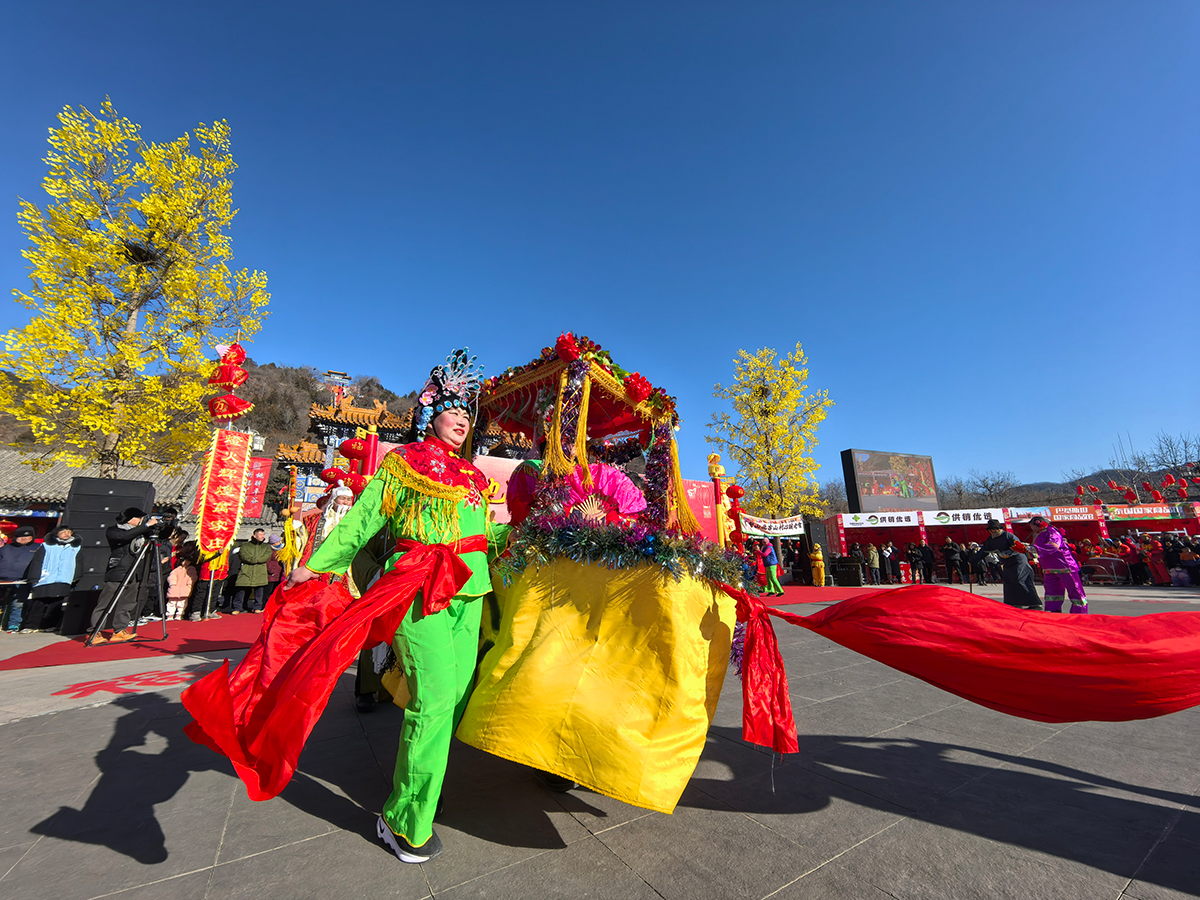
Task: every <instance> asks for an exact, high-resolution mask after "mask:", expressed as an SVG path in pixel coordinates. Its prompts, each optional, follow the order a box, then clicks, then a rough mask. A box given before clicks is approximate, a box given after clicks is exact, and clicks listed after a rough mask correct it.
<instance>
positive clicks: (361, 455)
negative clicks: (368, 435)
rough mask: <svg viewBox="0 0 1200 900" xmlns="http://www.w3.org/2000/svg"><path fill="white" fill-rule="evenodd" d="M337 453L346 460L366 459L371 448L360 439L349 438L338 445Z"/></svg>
mask: <svg viewBox="0 0 1200 900" xmlns="http://www.w3.org/2000/svg"><path fill="white" fill-rule="evenodd" d="M338 451H339V452H340V453H341V454H342V456H344V457H346V459H366V458H367V455H368V454H369V453H370V452H371V447H370V446H369V445H368V444H367V442H366V441H364V440H363V439H362V438H350V439H349V440H345V441H342V443H341V444H339V445H338Z"/></svg>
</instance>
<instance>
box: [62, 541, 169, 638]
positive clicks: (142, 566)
mask: <svg viewBox="0 0 1200 900" xmlns="http://www.w3.org/2000/svg"><path fill="white" fill-rule="evenodd" d="M158 544H159V542H158V540H157V539H156V538H148V539H147V540H146V543H144V544H143V545H142V549H141V550H139V551H138V553H137V556H136V557H135V558H134V560H133V565H132V566H130V567H129V571H128V572H126V573H125V577H124V578H123V579H121V586H120V587H118V588H117V592H116V593H115V594H113V598H112V599H111V600H110V601H108V609H106V610H105V611H104V615H102V616H101V617H100V618H99V619H98V620H97V621H96V625H95V627H94V628H92V630H91V631H90V632H89V633H88V636H87V640H86V641H84V642H83V645H84V646H85V647H90V646H92V642H93V641H95V640H96V635H98V634H99V633H100V631H101V630H102V629H103V628H104V623H105V622H107V621H108V620H109V618H110V617H111V616H112V614H113V610H115V609H116V608H117V603H118V602H120V600H121V595H122V594H124V593H125V591H126V590H127V589H128V588H129V586H130V582H131V581H133V578H134V576H135V575H137V574H138V573H141V575H142V578H141V579H139V583H142V584H144V583H145V577H146V576H147V575H149V574H150V573H149V569H150V559H149V557H148V556H147V555H146V554H147V553H149V551H150V549H151V548H154V576H155V582H154V584H155V593H156V594H157V595H158V614H159V616H161V617H162V638H161V640H164V641H165V640H166V639H167V607H166V603H165V602H164V598H163V588H162V585H163V577H162V554H161V553H160V551H159V546H158ZM134 591H135V592H136V591H137V588H136V587H134ZM140 617H141V606H140V605H138V604H135V606H134V614H133V617H132V618H131V619H130V624H131V625H132V626H133V633H134V635H135V640H136V635H137V628H138V626H137V623H138V619H139V618H140Z"/></svg>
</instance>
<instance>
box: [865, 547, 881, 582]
mask: <svg viewBox="0 0 1200 900" xmlns="http://www.w3.org/2000/svg"><path fill="white" fill-rule="evenodd" d="M867 569H868V570H869V571H870V573H871V584H879V548H878V547H876V546H875V545H874V544H867Z"/></svg>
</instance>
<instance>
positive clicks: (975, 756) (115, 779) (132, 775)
mask: <svg viewBox="0 0 1200 900" xmlns="http://www.w3.org/2000/svg"><path fill="white" fill-rule="evenodd" d="M114 703H115V704H116V705H117V706H120V707H123V708H125V709H126V710H128V711H127V712H126V713H125V714H124V715H122V716H121V717H120V718H119V719H118V720H117V722H116V723H115V726H114V730H113V735H112V738H111V739H110V740H109V742H108V745H107V746H105V747H104V748H103V749H102V750H100V751H99V752H98V753H97V754H96V765H97V766H98V768H99V770H100V775H99V779H98V781H97V782H96V785H95V787H94V788H93V790H92V792H91V794H90V796H89V797H88V798H87V801H86V803H85V804H84V806H83V808H82V809H73V808H71V807H61V808H60V809H59V810H58V812H56V813H54V814H53V815H51V816H49V817H48V818H46V819H45V820H43V821H42V822H40V823H38V824H37V825H34V826H33V827H32V828H31V829H30V830H31V831H32V832H33V833H35V834H39V835H46V836H49V837H54V838H58V839H61V840H66V841H75V842H81V843H89V844H97V845H103V846H107V847H109V848H111V849H112V850H114V851H116V852H118V853H121V854H123V855H125V856H128V857H130V858H131V859H133V860H136V861H137V862H140V863H142V864H144V865H152V864H154V863H159V862H162V861H164V860H166V859H167V857H168V855H169V848H168V847H167V845H166V838H165V836H164V833H163V829H162V827H161V825H160V824H159V821H158V819H157V818H156V816H155V806H156V805H158V804H162V803H165V802H166V801H168V800H170V799H171V798H172V797H174V796H175V795H176V794H177V793H178V792H179V790H180V789H181V788H182V787H183V785H184V784H185V783H186V782H187V780H188V777H189V775H190V774H191V773H192V772H201V771H211V770H220V771H224V772H227V773H229V774H230V775H232V769H231V766H230V764H229V762H228V760H226V759H224V758H222V757H220V756H218V755H216V754H215V753H213V752H212V751H210V750H208V749H207V748H204V747H200V746H198V745H196V744H194V743H192V742H191V741H190V740H189V739H188V738H187V736H186V735H184V733H183V725H184V724H185V723H186V722H187V721H188V716H187V715H186V713H185V711H184V709H183V706H182V704H180V703H179V702H178V701H172V700H169V699H167V698H165V697H163V696H161V695H159V694H154V693H143V694H135V695H128V696H123V697H120V698H118V699H117V700H115V701H114ZM397 712H398V711H397ZM390 729H391V725H390V723H389V724H388V726H387V730H389V731H390ZM710 735H711V736H712V738H714V739H715V740H713V741H710V753H709V754H706V755H710V756H711V757H712V758H715V759H717V760H718V761H719V762H722V763H724V764H725V765H726V766H727V767H728V769H729V777H728V778H722V779H721V780H714V779H710V778H703V777H696V778H693V779H692V781H691V783H690V786H689V790H688V791H687V792H686V793H685V795H684V800H683V802H682V803H681V805H684V806H691V807H693V808H698V809H712V810H720V811H725V812H728V811H730V810H733V811H735V812H741V813H745V814H747V815H750V816H755V815H763V816H773V815H783V816H802V815H804V814H805V813H812V812H816V811H818V810H821V809H824V808H825V807H827V806H829V805H830V803H831V802H833V801H834V800H840V801H843V802H846V803H850V804H854V805H857V806H861V807H868V808H874V809H878V810H883V811H887V812H891V813H895V814H897V815H903V816H906V817H908V818H909V819H912V820H915V821H917V822H927V823H930V824H933V825H936V826H939V827H940V828H944V829H950V830H953V831H960V832H964V833H967V834H973V835H977V836H979V837H983V838H986V839H989V840H993V841H997V842H1002V843H1005V844H1010V845H1013V846H1017V847H1023V848H1027V849H1029V850H1033V851H1037V852H1041V853H1049V854H1052V855H1056V856H1059V857H1060V858H1063V859H1069V860H1073V861H1076V862H1079V863H1082V864H1084V865H1087V866H1091V867H1094V868H1096V869H1099V870H1102V871H1107V872H1112V873H1114V874H1117V875H1121V876H1124V877H1134V876H1135V875H1136V877H1138V878H1140V879H1141V880H1145V881H1151V882H1153V883H1156V884H1161V885H1163V886H1164V887H1168V888H1172V889H1175V890H1180V891H1190V890H1194V889H1195V881H1194V876H1195V872H1194V871H1190V869H1191V867H1190V866H1188V865H1182V866H1177V865H1168V866H1166V867H1165V868H1162V867H1160V868H1158V869H1156V868H1155V867H1154V866H1150V867H1149V870H1148V871H1138V870H1139V867H1140V866H1141V865H1142V863H1143V861H1144V860H1146V857H1147V854H1148V853H1149V852H1150V851H1151V849H1152V848H1156V847H1158V846H1159V844H1160V843H1161V844H1162V845H1164V846H1166V845H1167V844H1168V843H1169V840H1168V839H1170V838H1171V837H1172V836H1177V837H1178V838H1179V841H1180V842H1181V843H1182V844H1183V846H1182V847H1174V849H1171V850H1169V853H1175V854H1178V853H1182V852H1189V853H1193V854H1194V851H1195V844H1196V843H1197V842H1200V814H1198V813H1197V812H1196V810H1197V808H1198V807H1200V798H1198V797H1197V796H1195V795H1191V794H1185V793H1179V792H1175V791H1169V790H1163V789H1156V788H1148V787H1142V786H1138V785H1131V784H1127V783H1124V782H1121V781H1117V780H1114V779H1112V778H1107V777H1103V776H1099V775H1095V774H1092V773H1089V772H1087V771H1084V770H1082V769H1079V768H1074V767H1072V766H1069V765H1063V764H1061V763H1053V762H1047V761H1044V760H1038V759H1032V758H1028V757H1021V756H1014V755H1010V754H1005V753H1001V752H996V751H992V750H986V749H981V748H979V747H968V746H962V745H957V744H950V743H941V742H935V741H928V740H914V739H910V738H891V739H885V738H866V737H858V736H853V735H842V736H801V738H800V753H799V754H798V755H797V756H796V757H791V758H789V760H788V761H787V762H786V763H782V764H776V765H775V767H774V769H773V771H772V770H771V768H770V758H769V756H768V755H767V754H764V753H760V752H757V751H756V750H754V749H753V748H750V747H749V745H746V744H744V743H743V742H742V741H741V739H740V729H737V728H724V727H714V728H712V729H711V731H710ZM155 736H157V739H156V738H155ZM161 742H165V746H164V747H163V749H162V751H161V752H158V753H155V752H141V751H139V750H138V749H136V748H139V747H146V746H147V745H150V746H151V747H153V746H154V745H158V744H159V743H161ZM343 751H344V746H342V747H333V748H329V749H325V750H322V749H321V748H320V747H319V746H310V747H309V748H307V749H306V751H305V755H304V757H302V760H301V764H302V769H303V772H302V773H298V775H297V777H296V778H295V779H294V780H293V781H292V783H291V784H289V785H288V787H287V789H286V790H285V791H284V792H283V793H282V794H281V795H280V799H282V800H284V801H285V802H287V803H289V804H291V805H292V806H294V807H296V808H298V809H300V810H302V811H304V812H306V813H308V814H309V815H311V816H313V817H315V818H318V819H321V820H323V821H326V822H328V823H330V824H331V825H333V826H334V827H337V828H341V829H346V830H349V831H351V832H354V833H361V834H362V836H363V837H364V839H366V840H369V841H374V835H373V824H374V814H373V813H371V812H370V811H371V810H373V809H376V808H378V807H380V806H382V803H383V800H384V797H385V794H386V780H383V779H381V778H380V777H379V774H378V773H375V774H373V775H372V776H371V777H370V778H367V777H362V774H363V773H361V772H358V773H356V772H355V771H352V769H353V767H348V765H347V763H348V760H347V758H346V755H345V753H344V752H343ZM326 785H333V786H335V787H336V788H337V790H338V791H344V792H345V794H344V795H343V794H342V793H338V792H335V791H334V790H331V789H330V787H327V786H326ZM446 800H447V815H446V816H445V818H444V819H443V818H439V821H442V822H444V823H445V824H447V825H448V826H450V827H453V828H455V829H457V830H459V831H461V832H463V833H466V834H469V835H471V836H473V837H475V838H477V839H479V840H481V841H486V842H489V843H492V844H496V845H501V846H509V847H538V848H545V849H556V848H561V847H563V846H565V845H564V843H563V841H562V838H561V837H560V835H559V833H558V830H557V828H556V827H555V825H554V823H553V822H552V821H551V815H552V814H555V813H557V814H562V813H563V811H564V810H566V811H568V812H572V813H586V814H590V815H594V816H600V817H603V816H604V815H605V813H604V812H603V811H602V810H601V809H597V808H594V807H593V806H592V805H591V804H590V803H589V802H588V794H587V793H586V792H581V791H580V792H574V793H572V794H567V795H552V794H550V793H548V792H547V791H546V790H545V789H543V788H541V787H539V786H538V785H537V784H536V783H535V781H534V778H533V776H532V773H530V772H529V771H527V770H524V769H523V767H516V766H514V764H512V763H508V762H506V761H504V760H500V759H498V758H496V757H492V756H489V755H487V754H484V753H482V752H480V751H476V750H473V749H472V748H469V747H465V745H460V744H458V743H457V742H456V743H455V749H454V750H453V751H452V756H451V769H450V777H449V778H448V781H447V786H446ZM604 805H607V804H604ZM1172 805H1173V806H1175V807H1179V808H1172ZM1188 848H1190V849H1188ZM918 851H919V848H918ZM1155 852H1156V853H1158V852H1159V851H1158V850H1156V851H1155ZM1189 871H1190V874H1189ZM1185 882H1187V883H1185Z"/></svg>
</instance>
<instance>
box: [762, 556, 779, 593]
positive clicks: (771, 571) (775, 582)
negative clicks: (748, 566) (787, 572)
mask: <svg viewBox="0 0 1200 900" xmlns="http://www.w3.org/2000/svg"><path fill="white" fill-rule="evenodd" d="M763 568H764V569H766V570H767V593H768V594H782V593H783V587H782V586H781V585H780V584H779V576H778V575H777V574H775V566H769V565H767V564H766V563H763Z"/></svg>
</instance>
